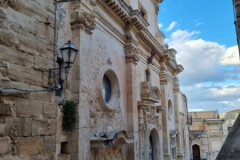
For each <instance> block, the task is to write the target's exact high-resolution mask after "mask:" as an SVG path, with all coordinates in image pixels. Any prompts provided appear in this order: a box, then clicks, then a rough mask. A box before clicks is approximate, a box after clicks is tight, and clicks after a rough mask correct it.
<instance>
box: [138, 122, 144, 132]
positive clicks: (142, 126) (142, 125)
mask: <svg viewBox="0 0 240 160" xmlns="http://www.w3.org/2000/svg"><path fill="white" fill-rule="evenodd" d="M138 130H139V131H144V130H145V124H143V123H140V124H139V125H138Z"/></svg>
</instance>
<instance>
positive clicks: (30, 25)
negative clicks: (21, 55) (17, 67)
mask: <svg viewBox="0 0 240 160" xmlns="http://www.w3.org/2000/svg"><path fill="white" fill-rule="evenodd" d="M7 18H8V20H9V21H10V22H11V23H13V24H17V25H20V26H21V28H22V29H23V30H25V31H27V32H30V33H33V34H36V28H35V25H36V20H35V19H34V18H32V17H29V16H27V15H25V14H23V13H20V12H17V11H15V10H14V9H12V8H11V7H8V8H7ZM26 47H29V46H26Z"/></svg>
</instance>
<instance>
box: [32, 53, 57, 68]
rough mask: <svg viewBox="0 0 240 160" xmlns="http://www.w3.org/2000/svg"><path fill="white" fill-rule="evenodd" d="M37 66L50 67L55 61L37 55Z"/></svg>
mask: <svg viewBox="0 0 240 160" xmlns="http://www.w3.org/2000/svg"><path fill="white" fill-rule="evenodd" d="M35 67H36V68H40V67H44V68H46V69H49V68H52V67H53V61H52V60H49V59H47V58H44V57H40V56H35Z"/></svg>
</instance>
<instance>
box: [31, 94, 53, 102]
mask: <svg viewBox="0 0 240 160" xmlns="http://www.w3.org/2000/svg"><path fill="white" fill-rule="evenodd" d="M54 97H55V93H54V92H36V93H30V99H32V100H37V101H43V102H54Z"/></svg>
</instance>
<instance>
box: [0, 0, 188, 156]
mask: <svg viewBox="0 0 240 160" xmlns="http://www.w3.org/2000/svg"><path fill="white" fill-rule="evenodd" d="M161 2H162V1H161V0H149V1H146V0H137V1H136V0H125V1H122V0H81V1H80V0H79V1H74V2H73V1H71V2H65V3H59V4H58V9H57V13H56V15H57V30H58V32H57V46H56V48H57V58H56V59H57V64H58V65H57V67H64V64H62V63H61V59H62V57H61V55H60V51H59V49H60V48H61V46H63V44H64V43H65V42H67V41H68V40H69V39H70V40H71V41H72V42H73V43H74V44H75V46H76V47H77V48H78V49H79V52H78V54H77V57H76V59H75V62H74V64H73V65H71V68H70V69H69V70H67V71H66V72H64V69H62V70H61V69H59V71H58V72H59V73H57V75H58V77H57V78H56V79H57V82H58V83H59V85H60V86H61V90H58V91H57V92H56V93H55V92H54V91H52V90H50V89H49V87H52V86H53V79H52V75H51V72H49V69H50V68H53V60H54V57H53V49H52V46H53V35H54V32H53V25H54V24H53V22H54V3H53V0H50V1H49V0H32V1H29V0H21V1H16V0H0V50H1V51H0V53H1V54H0V159H12V160H15V159H18V160H19V159H20V160H33V159H34V160H35V159H43V160H52V159H56V160H63V159H64V160H70V159H71V160H76V159H78V160H95V159H96V160H108V159H109V160H110V159H111V160H120V159H125V160H133V159H136V160H148V159H149V160H151V159H154V160H157V159H158V160H161V159H162V160H163V159H164V160H177V159H178V160H183V159H186V160H189V158H190V152H189V151H190V148H189V141H188V139H189V138H188V127H189V126H188V125H187V98H186V96H185V95H184V94H183V93H181V92H180V89H179V84H178V81H179V80H178V78H177V75H178V74H179V73H180V72H182V71H183V67H182V65H180V64H177V62H176V51H175V50H174V49H172V48H170V49H169V48H166V47H165V45H164V42H163V41H164V38H165V37H164V34H163V33H162V32H161V31H159V29H158V22H157V16H158V12H159V5H160V3H161ZM106 86H107V87H106ZM109 87H110V90H109ZM40 90H42V92H35V91H40ZM66 99H68V100H73V101H74V102H76V103H77V123H76V126H75V128H74V129H73V130H72V131H69V132H68V131H63V130H62V127H61V123H62V116H63V115H62V113H61V107H62V104H63V103H64V101H65V100H66Z"/></svg>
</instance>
